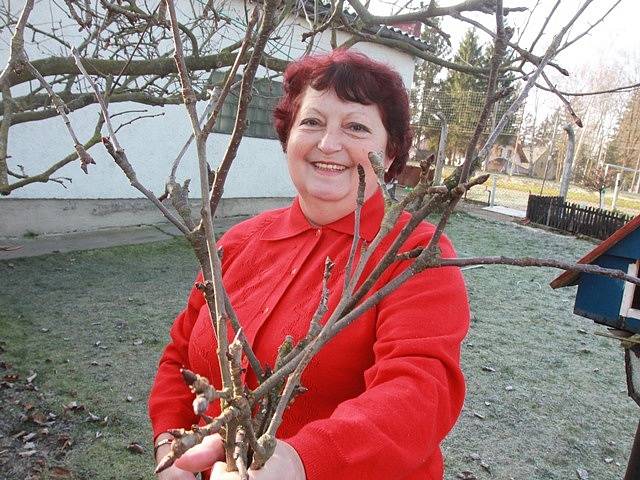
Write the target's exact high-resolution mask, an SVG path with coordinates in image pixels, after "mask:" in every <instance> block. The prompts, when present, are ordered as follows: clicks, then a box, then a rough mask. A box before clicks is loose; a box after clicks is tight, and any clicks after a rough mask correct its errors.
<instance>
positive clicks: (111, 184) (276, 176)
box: [0, 1, 414, 236]
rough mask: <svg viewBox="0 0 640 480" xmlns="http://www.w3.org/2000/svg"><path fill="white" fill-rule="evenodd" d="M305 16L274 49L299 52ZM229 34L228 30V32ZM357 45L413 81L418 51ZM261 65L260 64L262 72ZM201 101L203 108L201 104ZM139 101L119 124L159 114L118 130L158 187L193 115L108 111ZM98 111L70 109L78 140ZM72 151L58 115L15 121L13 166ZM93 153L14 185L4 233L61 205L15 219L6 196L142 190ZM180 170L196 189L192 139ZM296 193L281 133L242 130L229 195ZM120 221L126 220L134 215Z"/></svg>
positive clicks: (100, 196) (216, 145)
mask: <svg viewBox="0 0 640 480" xmlns="http://www.w3.org/2000/svg"><path fill="white" fill-rule="evenodd" d="M17 3H19V5H13V6H12V10H14V11H17V9H18V8H20V7H21V6H22V2H17ZM52 5H53V4H52ZM228 8H229V11H228V13H229V14H233V12H234V11H235V12H237V13H240V14H241V15H243V16H244V7H243V5H242V3H241V2H237V1H234V2H231V3H230V4H229V7H228ZM54 11H55V8H54ZM49 15H50V10H49V2H39V3H37V4H36V7H35V9H34V12H33V14H32V17H31V18H30V20H31V21H32V22H33V23H35V24H38V23H40V24H41V23H42V22H47V21H50V20H49V18H50V17H49ZM303 24H304V19H300V18H291V19H290V27H289V28H287V29H284V30H283V32H286V35H285V36H284V38H283V39H282V40H280V42H279V44H278V45H275V44H274V45H271V46H270V47H269V50H270V53H271V54H273V55H275V56H279V57H281V58H286V57H287V56H290V57H291V58H297V57H299V56H300V55H301V54H302V53H303V52H304V49H305V48H306V44H304V43H302V42H301V34H302V33H303V32H304V31H306V30H307V29H306V28H305V27H304V25H303ZM236 33H237V32H236ZM9 34H10V32H9V29H4V30H3V31H2V32H0V40H2V42H0V44H1V45H2V48H1V50H0V61H2V62H3V64H4V63H5V62H6V59H7V57H8V48H7V46H8V45H9ZM228 34H229V32H227V35H228ZM346 38H347V37H346V35H344V34H342V33H340V34H339V36H338V41H339V42H340V43H341V42H342V41H344V40H346ZM214 41H219V42H220V46H221V47H222V46H224V45H225V44H229V43H231V42H232V41H234V38H226V39H219V40H216V39H214ZM283 42H286V44H287V47H288V48H286V49H283V48H282V46H283V45H282V44H283ZM354 48H355V49H357V50H360V51H363V52H364V53H366V54H368V55H370V56H372V57H374V58H377V59H379V60H381V61H383V62H386V63H388V64H390V65H391V66H393V67H394V68H396V70H398V71H399V73H400V74H401V76H402V78H403V80H404V81H405V85H406V86H407V88H408V89H409V88H410V86H411V81H412V77H413V67H414V59H413V57H411V56H410V55H407V54H404V53H399V52H396V51H394V50H392V49H390V48H387V47H384V46H380V45H374V44H358V45H356V46H355V47H354ZM314 50H315V51H317V52H320V51H328V50H330V44H329V34H328V33H325V34H323V35H321V36H320V37H319V38H318V39H317V41H316V47H315V49H314ZM29 54H30V57H31V59H32V60H33V59H37V58H41V57H42V56H43V55H42V54H41V53H39V52H37V51H30V52H29ZM264 73H265V72H264V71H262V70H261V71H260V72H259V75H260V74H264ZM271 73H272V72H271ZM28 88H29V87H28V85H22V86H18V87H15V88H14V89H12V94H13V96H14V97H16V96H18V95H22V94H24V93H25V92H26V91H28V90H27V89H28ZM201 103H204V102H201ZM201 108H204V105H202V106H201ZM141 109H144V110H145V111H144V112H138V113H135V114H129V115H122V116H118V117H116V118H115V119H114V126H115V127H116V128H117V127H118V126H119V125H121V124H122V123H125V122H127V121H129V120H130V119H132V118H133V117H136V116H140V115H145V116H149V115H158V116H157V117H154V118H143V119H140V120H137V121H136V122H134V123H132V124H131V125H127V126H125V127H124V128H123V129H122V130H121V131H119V132H118V134H117V137H118V140H119V142H120V144H121V146H122V147H123V148H124V149H125V152H126V154H127V156H128V158H129V161H130V162H131V163H132V165H133V166H134V168H135V170H136V172H137V175H138V178H139V179H140V180H141V182H142V183H143V184H144V185H145V186H146V187H148V188H149V189H150V190H152V191H154V192H155V193H156V194H157V195H160V194H161V193H162V192H163V191H164V184H165V182H166V179H167V176H168V173H169V171H170V169H171V165H172V163H173V160H174V159H175V158H176V156H177V155H178V152H179V151H180V150H181V148H182V146H183V145H184V142H185V141H186V140H187V138H188V137H189V135H190V133H191V130H190V123H189V121H188V118H187V116H186V113H185V111H184V108H183V107H182V106H166V107H149V106H141V105H138V104H125V103H120V104H113V105H112V106H111V108H110V111H111V112H112V113H118V112H126V111H131V110H141ZM98 114H99V109H98V107H97V105H92V106H89V107H86V108H84V109H81V110H78V111H75V112H73V113H72V114H71V115H70V119H71V122H72V125H73V128H74V130H75V131H76V134H77V135H78V137H79V138H80V140H81V141H86V140H87V139H88V138H89V137H90V136H91V135H92V132H93V128H94V126H95V122H96V119H97V116H98ZM103 134H105V129H103ZM228 140H229V136H228V135H224V134H217V133H214V134H212V135H211V136H210V139H209V141H208V156H209V161H210V163H211V164H212V165H214V166H215V165H217V163H218V162H219V161H220V159H221V158H222V156H223V154H224V151H225V150H226V146H227V143H228ZM72 151H73V143H72V141H71V138H70V136H69V134H68V132H67V130H66V128H65V126H64V124H63V122H62V120H61V119H60V118H59V117H58V118H51V119H47V120H43V121H39V122H30V123H24V124H19V125H15V126H13V127H12V128H11V131H10V138H9V155H10V158H9V165H10V168H11V169H12V170H19V167H18V165H22V166H23V167H24V168H25V170H26V172H27V173H30V174H31V173H39V172H41V171H43V170H45V169H46V168H47V167H48V166H49V165H51V164H53V163H55V162H56V161H58V160H60V159H62V158H64V157H65V156H67V155H68V154H69V153H71V152H72ZM89 153H90V154H91V155H92V157H93V158H94V159H95V161H96V165H90V166H89V174H84V173H83V172H82V171H81V169H80V165H79V163H78V161H74V162H72V163H70V164H68V165H67V166H65V167H63V168H62V169H60V170H59V171H58V172H56V174H55V176H56V177H64V178H66V179H69V181H65V185H66V188H63V187H62V186H61V185H60V184H58V183H55V182H49V183H37V184H31V185H29V186H26V187H24V188H21V189H18V190H16V191H14V192H12V193H11V195H10V197H9V198H0V202H1V203H0V236H2V235H8V234H9V229H8V225H9V224H13V225H17V224H19V225H23V231H22V233H26V231H40V230H41V229H40V228H39V227H38V226H37V225H35V224H30V223H29V217H31V218H32V219H36V218H43V217H44V216H46V215H52V214H55V213H54V212H55V211H56V209H55V208H54V209H52V210H47V211H45V210H42V211H40V212H39V213H38V214H37V215H30V216H27V217H26V218H25V219H24V221H21V222H17V223H16V222H13V221H12V219H11V218H10V216H11V215H14V214H15V211H16V209H15V208H14V207H12V208H7V207H8V204H6V203H5V202H8V201H12V200H13V201H15V200H16V199H66V200H74V201H76V203H77V201H82V200H91V201H93V200H107V199H113V200H114V202H115V203H114V205H113V209H111V210H114V211H117V210H118V208H120V207H118V205H122V202H123V201H125V200H126V199H139V198H141V197H142V194H141V193H140V192H138V190H136V189H135V188H133V187H132V186H131V185H129V182H128V180H127V179H126V178H125V176H124V174H123V173H122V172H121V171H120V169H119V168H118V167H117V166H116V165H115V164H114V162H113V160H112V159H111V157H109V155H108V154H107V153H106V151H105V149H104V147H103V146H102V145H99V144H98V145H96V146H94V147H93V148H92V149H91V150H90V151H89ZM177 178H178V179H180V180H184V179H186V178H191V179H192V184H191V194H192V196H197V195H198V169H197V159H196V155H195V150H194V148H193V146H191V147H190V149H189V150H188V152H187V154H186V155H185V156H184V158H183V160H182V162H181V164H180V168H179V170H178V176H177ZM294 195H295V190H294V188H293V186H292V184H291V182H290V180H289V176H288V173H287V169H286V161H285V157H284V154H283V152H282V148H281V146H280V144H279V143H278V141H276V140H270V139H259V138H250V137H245V138H244V139H243V141H242V143H241V145H240V148H239V151H238V155H237V158H236V160H235V162H234V165H233V167H232V169H231V171H230V173H229V176H228V180H227V183H226V185H225V190H224V198H226V199H235V198H237V199H246V198H267V197H275V198H283V197H292V196H294ZM240 204H245V205H246V202H245V203H242V202H240ZM91 205H92V203H91V202H90V203H88V204H87V208H89V209H90V208H92V207H91ZM132 205H133V204H132ZM45 206H46V203H42V202H34V203H32V204H30V209H32V212H35V210H33V209H38V208H45ZM132 208H135V207H132ZM107 210H109V209H107ZM34 221H35V220H34ZM123 221H124V222H128V221H129V220H123ZM86 227H87V228H88V227H89V226H88V225H87V226H86ZM45 233H46V232H45ZM11 234H20V232H18V231H16V230H14V229H12V230H11Z"/></svg>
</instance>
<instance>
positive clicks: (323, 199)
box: [300, 186, 355, 205]
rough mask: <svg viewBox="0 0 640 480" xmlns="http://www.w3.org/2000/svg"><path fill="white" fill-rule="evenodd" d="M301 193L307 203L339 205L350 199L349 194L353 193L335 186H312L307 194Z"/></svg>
mask: <svg viewBox="0 0 640 480" xmlns="http://www.w3.org/2000/svg"><path fill="white" fill-rule="evenodd" d="M300 193H301V196H302V197H303V198H304V200H305V202H307V203H311V202H320V203H339V202H344V201H345V200H346V199H347V198H348V197H349V194H350V193H351V192H350V190H349V189H341V188H336V187H335V186H334V187H327V186H315V187H314V186H310V188H308V189H307V190H306V192H304V193H303V192H300ZM354 202H355V200H354ZM354 205H355V204H354Z"/></svg>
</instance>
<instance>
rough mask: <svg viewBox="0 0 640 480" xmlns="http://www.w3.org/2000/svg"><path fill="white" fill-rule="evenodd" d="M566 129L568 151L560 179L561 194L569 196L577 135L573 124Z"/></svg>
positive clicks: (565, 196) (566, 126)
mask: <svg viewBox="0 0 640 480" xmlns="http://www.w3.org/2000/svg"><path fill="white" fill-rule="evenodd" d="M563 128H564V131H565V132H567V137H568V141H567V153H566V155H565V157H564V165H563V167H562V179H561V180H560V196H561V197H563V198H567V193H568V192H569V180H571V165H572V164H573V153H574V149H575V142H576V136H575V134H574V133H573V127H572V126H571V124H567V125H565V126H564V127H563Z"/></svg>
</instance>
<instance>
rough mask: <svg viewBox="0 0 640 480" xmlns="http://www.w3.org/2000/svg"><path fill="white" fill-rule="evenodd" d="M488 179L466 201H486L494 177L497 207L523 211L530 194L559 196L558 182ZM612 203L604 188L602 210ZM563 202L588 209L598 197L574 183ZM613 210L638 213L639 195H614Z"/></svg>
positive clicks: (503, 177)
mask: <svg viewBox="0 0 640 480" xmlns="http://www.w3.org/2000/svg"><path fill="white" fill-rule="evenodd" d="M452 171H453V168H452V167H447V168H446V169H445V171H444V174H445V175H448V174H449V173H450V172H452ZM479 173H481V172H478V174H479ZM491 177H492V178H490V179H489V180H488V181H487V182H486V183H485V184H484V185H481V186H478V187H475V188H473V189H471V190H470V191H469V192H467V198H470V199H472V200H478V201H483V202H488V199H489V191H490V190H491V189H492V187H493V177H495V178H497V185H496V204H497V205H502V206H506V207H513V208H521V209H523V210H526V208H527V199H528V197H529V193H530V192H531V193H532V194H533V195H541V194H542V195H547V196H554V195H558V194H559V193H560V182H552V181H546V182H545V183H544V187H543V185H542V180H541V179H538V178H530V177H524V176H518V175H513V176H509V175H504V174H496V173H492V174H491ZM541 192H542V193H541ZM612 200H613V188H608V189H607V190H606V191H605V197H604V209H605V210H610V209H611V203H612ZM567 201H568V202H571V203H577V204H579V205H585V206H589V207H598V206H599V195H598V193H597V192H594V191H591V190H587V189H585V188H582V187H579V186H578V185H575V184H571V185H570V186H569V193H568V194H567ZM616 210H618V211H620V212H622V213H625V214H627V215H632V216H635V215H638V214H640V195H638V194H634V193H629V192H627V191H620V194H619V195H618V201H617V203H616Z"/></svg>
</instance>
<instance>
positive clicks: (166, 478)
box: [156, 433, 224, 480]
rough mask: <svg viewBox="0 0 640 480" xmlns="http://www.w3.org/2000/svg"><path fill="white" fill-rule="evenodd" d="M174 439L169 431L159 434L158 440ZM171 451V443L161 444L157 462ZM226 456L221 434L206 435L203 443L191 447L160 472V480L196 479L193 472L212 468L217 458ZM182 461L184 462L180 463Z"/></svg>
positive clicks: (157, 453)
mask: <svg viewBox="0 0 640 480" xmlns="http://www.w3.org/2000/svg"><path fill="white" fill-rule="evenodd" d="M167 438H168V439H173V436H172V435H170V434H168V433H163V434H162V435H160V436H158V438H157V439H156V442H160V441H162V440H164V439H167ZM170 451H171V443H167V444H164V445H162V446H160V447H159V448H158V450H157V452H156V463H157V462H158V461H160V460H161V459H162V458H163V457H164V456H165V455H166V454H168V453H169V452H170ZM222 458H224V447H223V446H222V438H221V437H220V435H218V434H216V435H211V436H209V437H205V439H204V440H203V441H202V443H201V444H199V445H196V446H195V447H193V448H191V449H190V450H189V452H188V453H186V454H185V455H183V457H181V458H179V459H178V460H177V461H176V463H175V464H173V465H172V466H171V467H169V468H167V469H166V470H164V471H162V472H160V473H159V474H158V480H195V478H196V477H195V475H194V474H193V473H192V472H200V471H202V470H207V469H209V468H211V464H212V463H213V462H215V461H216V460H220V459H222ZM180 462H182V463H180Z"/></svg>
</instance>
